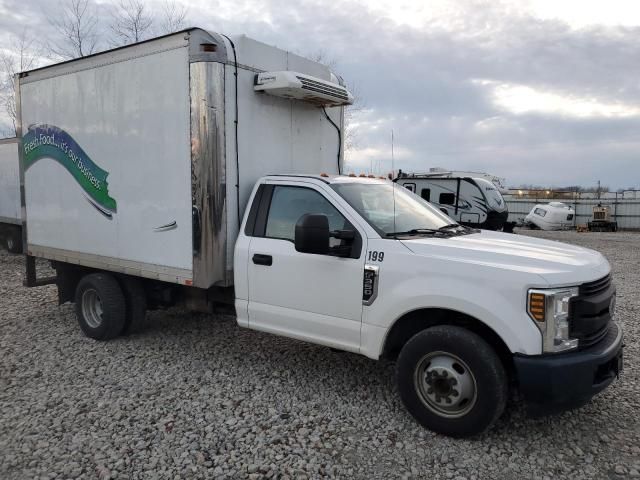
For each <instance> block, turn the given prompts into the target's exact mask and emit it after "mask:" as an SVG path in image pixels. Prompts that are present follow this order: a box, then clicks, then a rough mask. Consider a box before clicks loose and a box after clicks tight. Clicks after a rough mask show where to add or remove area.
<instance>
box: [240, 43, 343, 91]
mask: <svg viewBox="0 0 640 480" xmlns="http://www.w3.org/2000/svg"><path fill="white" fill-rule="evenodd" d="M230 38H231V40H233V43H234V45H235V47H236V55H237V58H238V63H239V64H240V65H245V66H248V67H250V68H255V69H256V70H261V71H265V72H267V71H274V70H275V71H279V70H292V71H294V72H300V73H305V74H307V75H312V76H314V77H318V78H321V79H323V80H329V81H330V80H331V72H330V70H329V69H328V68H327V67H326V66H325V65H323V64H321V63H318V62H314V61H312V60H309V59H307V58H304V57H301V56H300V55H296V54H295V53H291V52H288V51H286V50H281V49H279V48H276V47H273V46H271V45H267V44H266V43H262V42H259V41H257V40H254V39H252V38H249V37H247V36H245V35H236V36H232V37H230ZM227 52H231V48H227ZM229 55H230V56H229V61H233V54H231V53H229Z"/></svg>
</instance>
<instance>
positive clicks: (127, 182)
mask: <svg viewBox="0 0 640 480" xmlns="http://www.w3.org/2000/svg"><path fill="white" fill-rule="evenodd" d="M286 70H288V71H295V72H300V73H302V74H306V75H307V76H310V77H312V78H316V79H317V80H316V81H317V82H318V81H320V80H322V81H326V82H334V83H335V84H336V85H335V87H336V88H340V89H342V90H344V91H345V92H346V89H344V88H342V87H340V86H339V85H338V80H337V78H336V77H335V76H334V75H333V74H332V73H331V72H330V71H329V69H328V68H326V67H325V66H323V65H321V64H318V63H316V62H312V61H310V60H307V59H305V58H302V57H300V56H298V55H295V54H292V53H289V52H286V51H283V50H280V49H278V48H275V47H271V46H268V45H265V44H262V43H260V42H257V41H255V40H251V39H249V38H247V37H245V36H238V37H233V38H230V39H229V38H226V37H223V36H221V35H218V34H215V33H208V32H205V31H203V30H199V29H193V30H189V31H186V32H181V33H177V34H174V35H169V36H166V37H163V38H159V39H154V40H151V41H147V42H143V43H141V44H136V45H133V46H129V47H125V48H121V49H117V50H113V51H110V52H105V53H103V54H98V55H94V56H92V57H87V58H82V59H78V60H74V61H70V62H66V63H62V64H58V65H53V66H51V67H46V68H42V69H39V70H35V71H31V72H28V73H25V74H22V76H21V78H20V81H19V88H20V98H21V108H20V110H21V116H22V118H21V125H22V126H23V130H24V131H22V132H21V133H22V135H23V144H24V149H23V150H24V151H23V154H24V157H25V158H24V161H25V163H24V165H25V173H24V174H25V178H26V182H27V184H28V185H29V188H28V189H27V190H26V199H25V200H26V203H25V207H26V215H27V218H28V225H29V228H28V230H27V244H28V249H29V252H30V254H32V255H35V256H39V257H43V258H49V259H52V260H61V261H65V262H75V263H79V264H82V265H87V266H91V267H96V268H106V269H109V270H115V271H121V272H124V273H129V274H135V275H140V276H143V277H148V278H155V279H159V280H163V281H168V282H175V283H181V284H187V285H193V286H197V287H200V288H208V287H210V286H213V285H217V286H229V285H231V283H232V254H233V241H228V239H229V238H231V239H232V240H233V239H234V238H235V236H236V233H237V230H238V224H239V221H240V216H241V214H242V213H241V212H243V211H244V207H245V205H246V202H247V199H248V196H249V193H250V192H251V189H252V187H253V185H254V184H255V182H256V180H257V179H258V178H260V177H261V176H262V175H265V174H268V173H273V172H278V173H297V172H319V171H320V170H321V171H325V172H329V173H337V171H338V162H339V161H341V159H339V158H338V155H339V152H340V145H341V142H340V134H339V132H337V131H336V128H335V127H334V125H333V124H332V123H331V122H330V121H329V119H331V121H332V122H333V123H335V124H336V125H337V126H338V127H339V128H342V123H343V112H342V107H337V108H327V109H326V110H325V111H326V113H327V115H328V116H329V119H328V118H327V117H326V116H325V111H323V109H322V108H319V107H318V106H317V105H315V104H313V103H310V102H305V101H293V100H289V99H288V98H282V97H278V96H274V95H267V94H265V93H259V92H255V91H254V82H255V78H256V74H257V73H259V72H265V71H286Z"/></svg>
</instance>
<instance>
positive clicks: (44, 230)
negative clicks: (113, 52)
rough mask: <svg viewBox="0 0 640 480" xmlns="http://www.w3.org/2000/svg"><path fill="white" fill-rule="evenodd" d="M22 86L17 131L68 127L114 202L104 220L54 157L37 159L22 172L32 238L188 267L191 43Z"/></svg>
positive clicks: (74, 248) (123, 257)
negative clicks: (100, 171) (104, 179)
mask: <svg viewBox="0 0 640 480" xmlns="http://www.w3.org/2000/svg"><path fill="white" fill-rule="evenodd" d="M21 88H22V90H21V98H22V120H23V134H25V133H27V128H28V127H29V126H31V125H34V124H46V125H54V126H56V127H58V128H60V129H63V130H64V131H66V132H67V133H68V135H69V136H70V137H71V138H72V139H73V140H75V142H77V144H78V145H79V146H80V147H81V148H82V149H83V150H84V152H85V153H86V155H87V156H88V157H89V158H90V159H91V160H92V161H93V162H94V163H95V164H96V165H98V166H99V167H100V168H101V169H103V170H105V171H106V172H108V177H107V181H108V192H109V195H110V196H111V197H112V198H113V199H114V200H115V201H116V202H117V209H116V211H115V212H112V216H111V218H108V216H107V215H104V214H102V213H101V212H100V211H99V210H98V209H97V208H96V207H94V206H93V204H92V203H95V202H91V200H90V199H89V196H88V195H87V193H86V191H85V190H84V189H83V188H81V186H80V184H79V183H78V181H76V179H75V178H74V177H73V176H72V175H71V174H70V173H69V171H67V170H66V169H65V168H64V167H63V166H62V165H61V163H60V162H58V161H54V160H53V159H51V158H42V159H40V160H38V161H37V162H35V163H33V164H32V165H30V166H29V167H28V168H27V170H26V172H25V185H26V187H25V188H26V212H27V221H28V226H29V228H28V239H27V240H28V243H29V244H30V245H37V246H42V247H49V248H54V249H62V250H66V251H76V252H80V253H82V254H94V255H99V256H102V257H107V258H109V257H111V258H114V259H119V260H128V261H133V262H138V263H143V264H150V265H157V266H159V267H170V268H176V269H181V270H187V271H192V241H191V237H192V229H191V162H190V152H191V145H190V112H189V63H188V50H187V48H186V47H184V48H177V49H173V50H169V51H164V52H161V53H155V54H151V55H147V56H143V57H140V58H133V59H129V60H126V61H122V62H118V63H114V64H109V65H104V66H100V67H97V68H93V69H89V70H81V71H77V72H73V73H69V74H66V75H62V76H57V77H52V78H46V79H43V80H40V81H36V82H29V83H26V84H24V85H22V86H21ZM173 222H175V227H171V225H173ZM167 225H168V226H169V227H166V228H164V229H161V230H162V231H157V229H158V227H163V226H167Z"/></svg>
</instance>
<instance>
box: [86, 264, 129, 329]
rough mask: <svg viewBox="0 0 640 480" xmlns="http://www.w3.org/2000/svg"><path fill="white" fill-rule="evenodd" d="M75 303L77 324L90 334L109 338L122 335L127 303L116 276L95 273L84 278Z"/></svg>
mask: <svg viewBox="0 0 640 480" xmlns="http://www.w3.org/2000/svg"><path fill="white" fill-rule="evenodd" d="M75 302H76V317H77V319H78V323H79V324H80V328H81V329H82V331H83V332H84V334H85V335H86V336H87V337H89V338H93V339H95V340H110V339H112V338H115V337H117V336H118V335H120V332H122V328H123V326H124V322H125V317H126V302H125V297H124V294H123V293H122V289H121V288H120V285H119V284H118V282H117V280H116V279H115V278H114V277H113V276H111V275H109V274H108V273H92V274H90V275H87V276H85V277H83V278H82V279H81V280H80V282H78V286H77V288H76V295H75ZM96 302H98V303H99V307H98V306H96Z"/></svg>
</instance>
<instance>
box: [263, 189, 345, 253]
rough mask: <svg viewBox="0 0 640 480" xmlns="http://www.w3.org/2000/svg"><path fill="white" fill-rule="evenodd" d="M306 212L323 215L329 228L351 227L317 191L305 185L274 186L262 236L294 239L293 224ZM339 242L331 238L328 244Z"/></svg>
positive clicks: (294, 227) (294, 225)
mask: <svg viewBox="0 0 640 480" xmlns="http://www.w3.org/2000/svg"><path fill="white" fill-rule="evenodd" d="M307 213H321V214H324V215H326V216H327V218H328V219H329V230H332V231H333V230H355V228H354V227H353V226H352V225H351V223H349V221H348V220H347V219H346V218H344V217H343V216H342V214H341V213H340V212H338V210H337V209H336V208H335V207H334V206H333V205H331V203H329V201H328V200H327V199H326V198H325V197H323V196H322V195H321V194H320V193H319V192H317V191H315V190H312V189H310V188H305V187H289V186H276V187H275V188H274V190H273V196H272V197H271V206H270V207H269V215H268V217H267V227H266V231H265V237H267V238H278V239H283V240H291V241H294V239H295V230H296V223H297V222H298V220H299V219H300V217H301V216H302V215H305V214H307ZM340 244H341V241H340V240H337V239H334V238H331V246H332V247H333V246H337V245H340Z"/></svg>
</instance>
